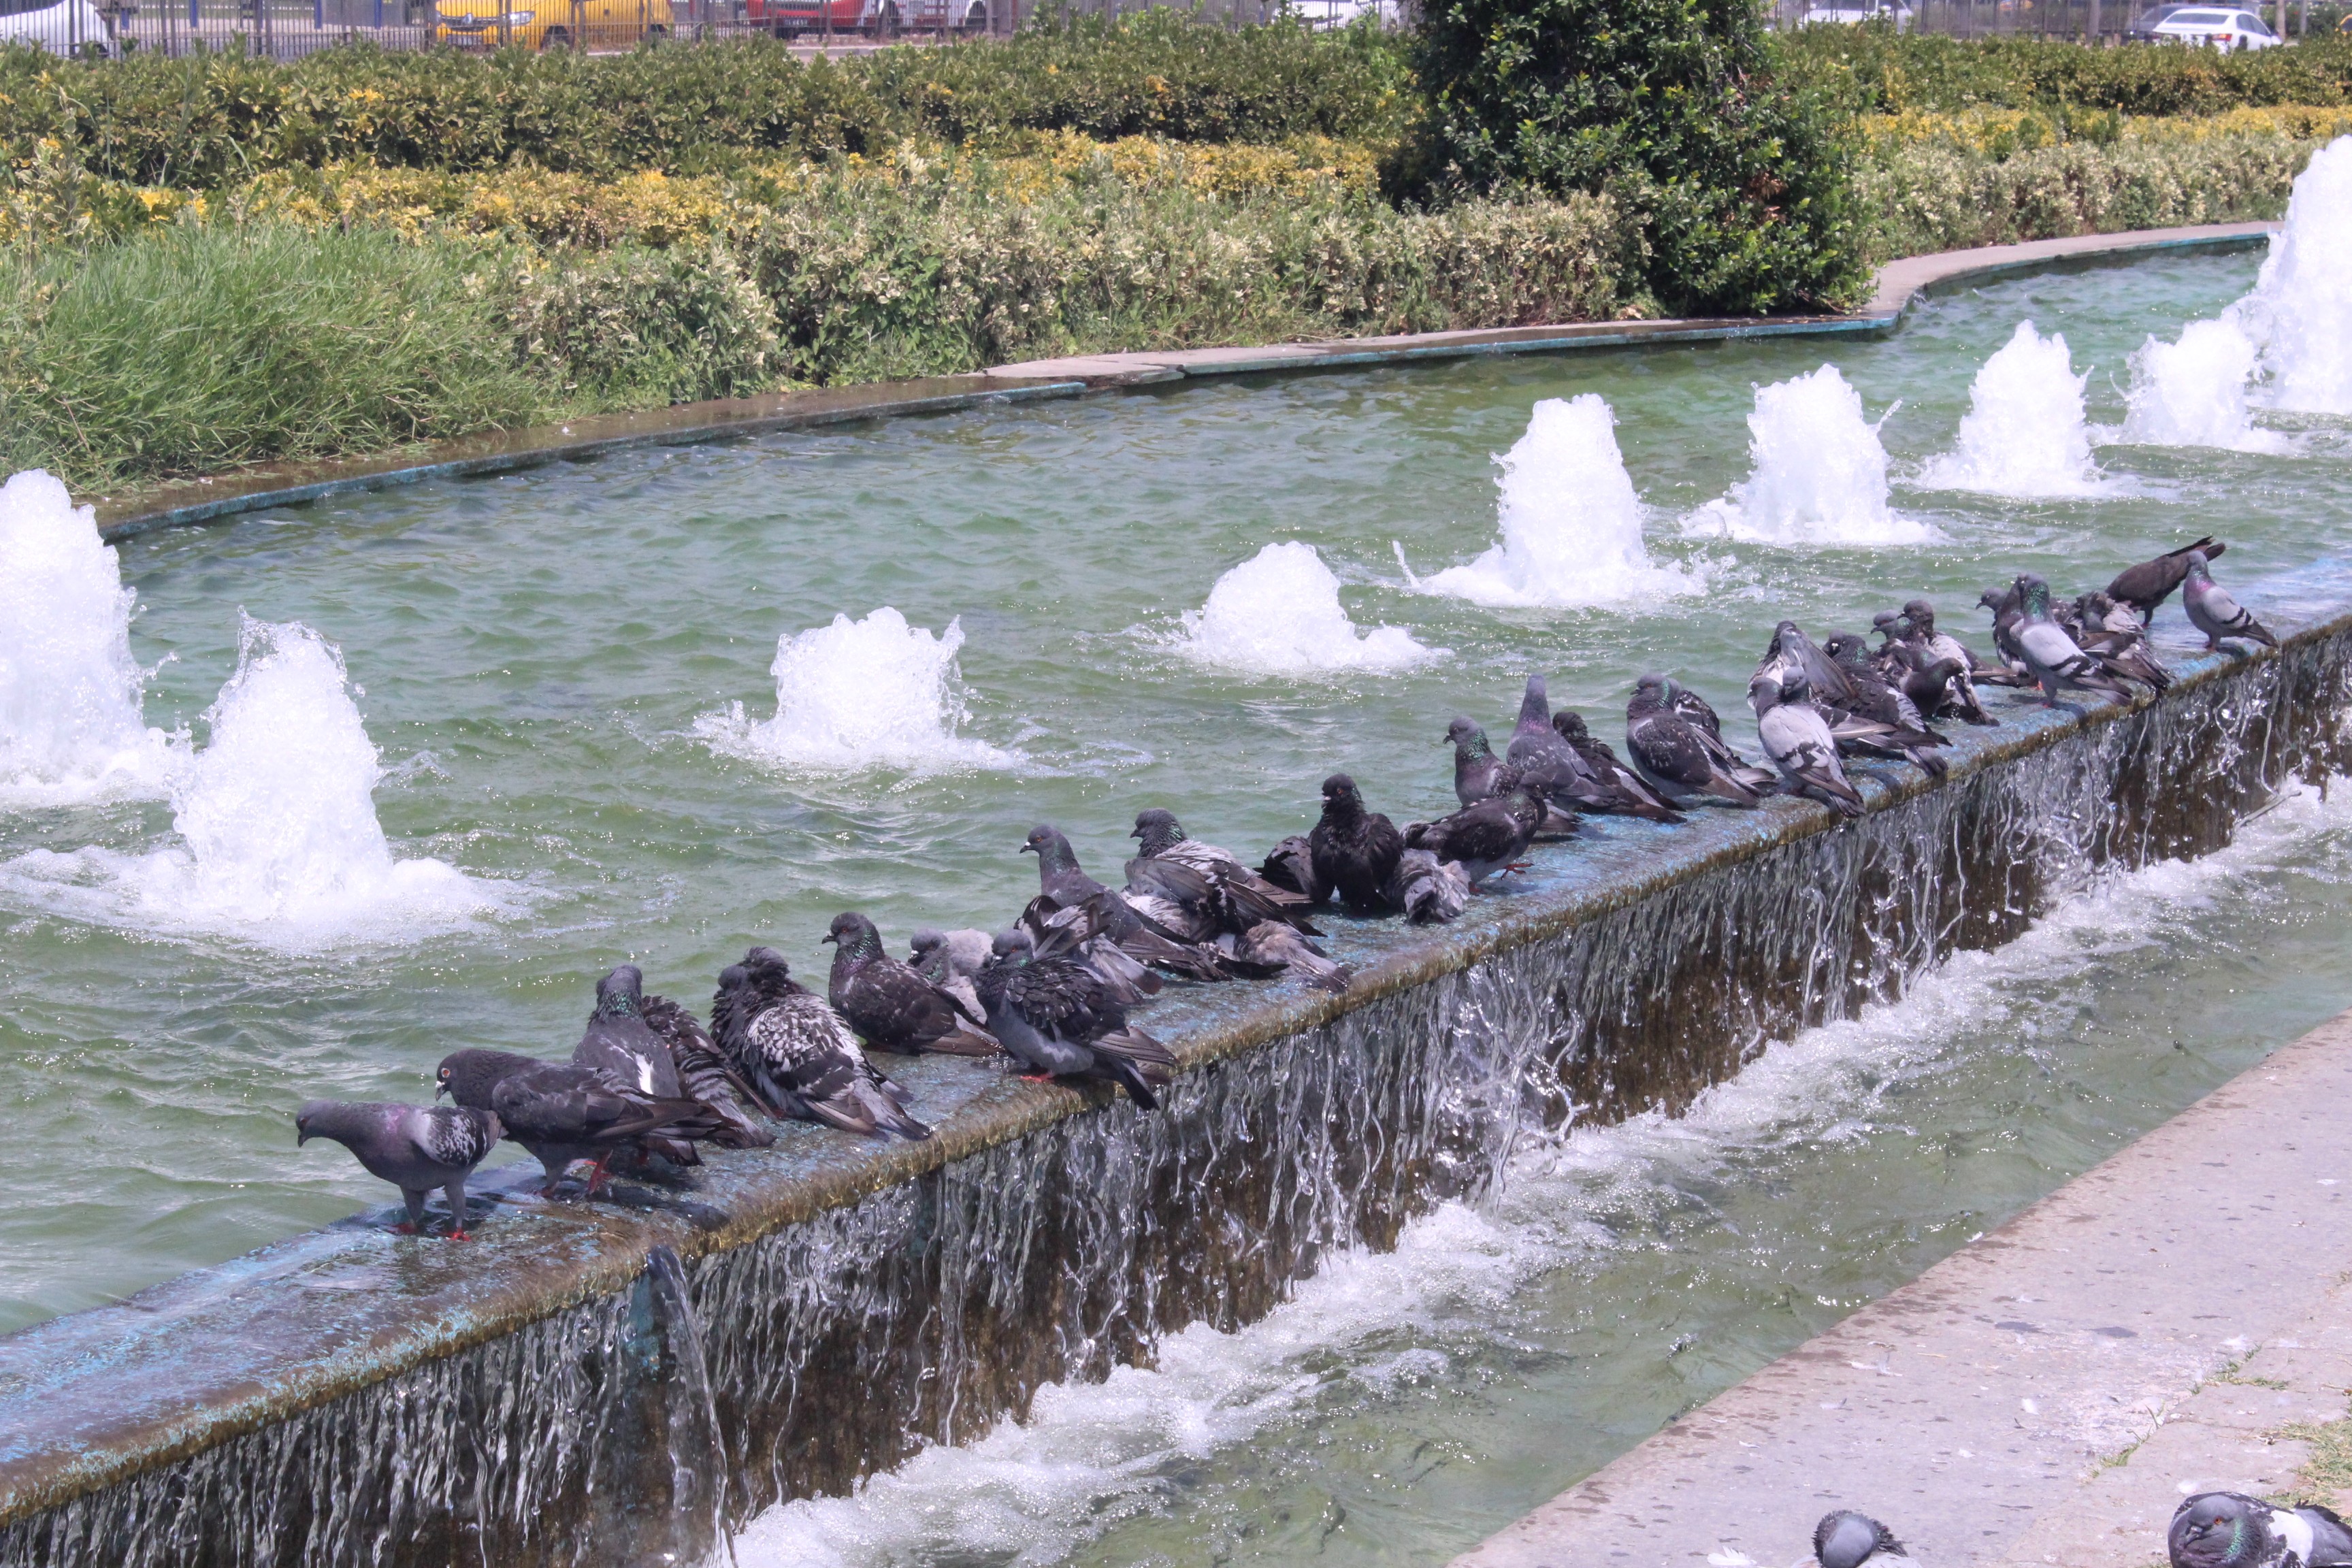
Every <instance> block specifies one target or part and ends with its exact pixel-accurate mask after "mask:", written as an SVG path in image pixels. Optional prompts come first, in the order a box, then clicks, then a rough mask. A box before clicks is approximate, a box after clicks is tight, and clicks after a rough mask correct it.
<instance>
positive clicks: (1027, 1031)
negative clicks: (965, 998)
mask: <svg viewBox="0 0 2352 1568" xmlns="http://www.w3.org/2000/svg"><path fill="white" fill-rule="evenodd" d="M995 949H996V951H995V955H994V956H993V957H992V958H991V959H990V960H989V963H988V967H987V968H985V969H983V970H982V971H981V972H980V999H981V1001H982V1004H983V1005H985V1006H986V1007H987V1009H988V1026H989V1029H990V1031H991V1032H992V1033H993V1034H994V1035H995V1036H996V1037H997V1038H998V1039H999V1040H1002V1041H1003V1043H1004V1048H1005V1051H1006V1052H1007V1053H1008V1054H1010V1055H1011V1056H1012V1057H1013V1058H1015V1059H1016V1060H1018V1061H1019V1062H1021V1063H1022V1065H1023V1066H1024V1067H1026V1068H1029V1069H1030V1071H1029V1072H1028V1073H1027V1074H1025V1075H1024V1076H1025V1077H1030V1078H1040V1079H1042V1078H1089V1079H1108V1080H1109V1081H1111V1082H1113V1083H1117V1084H1119V1085H1121V1086H1122V1087H1124V1088H1125V1089H1126V1090H1127V1093H1128V1098H1129V1099H1130V1100H1134V1101H1135V1103H1136V1105H1137V1106H1138V1107H1139V1109H1141V1110H1158V1109H1160V1100H1159V1097H1158V1096H1157V1095H1156V1094H1154V1093H1153V1092H1152V1091H1153V1088H1154V1086H1155V1085H1165V1084H1166V1083H1168V1082H1169V1080H1170V1079H1171V1078H1173V1077H1174V1075H1175V1066H1176V1058H1174V1057H1173V1056H1171V1055H1170V1054H1169V1050H1168V1047H1165V1046H1163V1045H1161V1044H1160V1042H1159V1041H1158V1040H1155V1039H1153V1038H1152V1037H1150V1035H1147V1034H1145V1033H1144V1032H1143V1031H1142V1030H1140V1029H1137V1028H1133V1027H1131V1026H1129V1024H1128V1021H1127V1013H1126V1010H1125V1009H1124V1008H1122V1007H1121V1006H1120V1005H1118V1003H1117V1002H1115V1001H1113V1000H1112V999H1111V998H1110V997H1109V996H1108V995H1107V994H1105V993H1104V990H1103V986H1102V982H1101V980H1100V979H1099V978H1098V977H1097V975H1096V974H1095V973H1094V971H1092V970H1091V969H1088V968H1087V966H1086V965H1085V964H1083V963H1076V962H1074V961H1073V960H1070V959H1067V958H1039V957H1037V956H1036V952H1035V949H1034V944H1033V942H1032V939H1031V937H1030V933H1029V932H1028V931H1024V930H1023V929H1022V928H1021V927H1019V926H1014V927H1012V928H1011V929H1009V930H1007V931H1001V932H999V933H998V935H997V937H996V942H995Z"/></svg>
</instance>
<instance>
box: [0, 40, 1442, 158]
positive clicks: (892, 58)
mask: <svg viewBox="0 0 2352 1568" xmlns="http://www.w3.org/2000/svg"><path fill="white" fill-rule="evenodd" d="M1408 85H1409V84H1408V79H1407V77H1406V75H1405V73H1404V69H1403V68H1402V65H1401V64H1400V63H1399V61H1398V60H1397V59H1396V58H1395V56H1394V46H1393V45H1392V44H1391V42H1389V41H1388V40H1386V39H1385V38H1384V37H1382V35H1381V34H1379V33H1378V32H1376V31H1373V30H1370V29H1348V30H1345V31H1342V32H1340V33H1338V34H1317V33H1313V32H1310V31H1308V30H1307V28H1306V27H1304V26H1298V25H1297V24H1293V23H1282V24H1277V25H1275V26H1264V27H1250V28H1244V29H1242V30H1241V31H1238V32H1227V31H1226V30H1225V29H1223V28H1222V27H1214V26H1198V25H1194V24H1192V23H1191V22H1190V21H1189V20H1188V19H1186V17H1185V16H1183V14H1182V13H1181V12H1175V11H1171V10H1167V9H1160V10H1156V11H1151V12H1146V13H1143V14H1140V15H1138V16H1131V17H1129V18H1127V19H1126V20H1124V21H1120V22H1117V23H1105V22H1103V21H1100V20H1079V21H1072V22H1069V23H1067V24H1066V25H1063V26H1036V27H1032V28H1030V29H1027V30H1025V31H1024V32H1023V33H1021V34H1020V35H1019V36H1018V37H1013V38H1012V39H1008V40H1003V41H991V42H973V43H966V44H951V45H948V46H945V47H939V48H919V49H918V48H904V49H888V50H883V51H880V52H877V53H876V54H872V55H865V56H855V57H851V58H848V59H845V60H842V61H838V62H827V61H824V60H822V59H820V60H816V61H813V62H810V63H808V64H803V63H801V62H800V61H798V60H797V59H795V58H793V55H792V54H791V53H790V52H789V51H788V50H787V49H786V48H784V47H783V46H782V45H781V44H777V43H775V42H772V41H771V40H768V39H764V38H750V39H744V40H741V41H740V42H731V43H719V44H708V45H699V46H695V47H651V48H644V49H639V50H637V51H635V52H634V53H630V54H625V55H616V56H593V55H575V54H569V53H562V52H559V53H553V54H547V55H533V54H530V53H527V52H524V51H521V50H509V51H508V52H506V53H504V54H501V55H498V56H495V57H491V58H481V57H478V56H469V55H463V54H459V53H457V52H455V51H451V50H432V51H427V52H423V53H387V52H383V51H379V50H375V49H373V48H370V47H364V46H361V47H350V48H338V49H331V50H328V51H325V52H323V53H320V54H316V55H311V56H308V57H306V58H301V59H299V60H295V61H292V62H289V63H285V64H280V63H278V62H275V61H271V60H266V59H256V58H245V57H243V56H241V55H236V54H205V55H194V56H190V57H188V58H183V59H166V58H160V57H152V56H149V57H141V56H136V55H134V56H132V57H131V58H127V59H122V60H98V61H71V62H67V61H59V60H57V59H54V58H50V57H48V56H47V55H46V54H43V53H42V52H41V51H39V50H38V49H35V48H29V47H21V46H20V47H15V48H12V49H9V50H7V51H5V52H0V151H5V155H6V156H7V157H8V158H9V160H10V161H11V162H13V163H25V162H26V161H28V160H29V159H31V158H32V156H33V155H34V152H35V150H36V148H37V146H38V144H39V143H40V142H42V141H43V140H44V139H48V140H53V141H56V142H59V143H61V144H62V145H63V146H64V147H65V148H67V149H68V150H70V151H73V152H75V153H79V156H80V158H81V160H82V161H83V162H84V163H86V164H87V165H88V166H89V169H90V170H91V171H92V172H93V173H96V174H100V175H103V176H105V177H107V178H110V179H116V180H124V181H129V182H131V183H133V184H152V185H183V186H195V187H211V186H216V185H220V184H226V183H229V182H231V181H234V180H239V179H244V178H247V177H249V176H250V175H252V174H257V173H259V172H261V171H264V170H268V169H276V168H289V167H301V166H312V167H316V166H319V165H321V164H325V163H337V162H370V163H381V164H385V165H389V166H394V167H412V168H428V169H483V168H493V167H497V166H499V165H501V164H505V163H510V162H514V161H523V162H528V163H536V164H539V165H541V166H542V167H545V168H550V169H561V170H568V171H573V172H578V173H583V174H617V173H623V172H626V171H630V170H635V169H646V168H659V169H664V170H667V171H670V172H673V173H678V172H684V173H695V172H699V171H704V170H708V169H712V168H720V167H725V166H728V165H730V163H733V162H735V161H736V160H737V159H739V158H740V157H742V156H743V155H745V154H753V155H758V154H772V153H779V152H784V153H809V154H823V153H857V152H866V151H870V150H873V149H876V148H878V147H881V146H883V145H886V144H887V143H889V142H894V141H896V140H898V139H899V138H902V137H909V136H928V137H940V138H945V139H947V140H950V141H958V142H961V141H968V140H972V139H976V138H983V137H986V136H988V135H992V134H997V133H1002V132H1013V131H1019V130H1024V129H1043V130H1051V129H1059V128H1068V129H1073V130H1076V131H1080V132H1085V133H1087V134H1088V135H1094V136H1106V137H1108V136H1120V135H1129V134H1138V133H1151V134H1157V135H1161V136H1167V137H1171V138H1175V139H1179V140H1192V141H1256V142H1276V141H1280V140H1283V139H1284V138H1286V137H1290V136H1296V135H1327V136H1337V137H1345V138H1349V139H1355V140H1372V141H1381V140H1392V139H1394V137H1395V136H1396V135H1397V134H1398V133H1399V132H1400V130H1401V127H1402V124H1403V123H1404V121H1405V117H1406V115H1407V112H1408V109H1409V102H1408Z"/></svg>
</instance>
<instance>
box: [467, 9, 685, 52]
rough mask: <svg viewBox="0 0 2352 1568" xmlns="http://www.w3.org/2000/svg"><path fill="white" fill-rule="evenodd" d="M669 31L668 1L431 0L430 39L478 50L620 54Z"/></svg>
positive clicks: (671, 24)
mask: <svg viewBox="0 0 2352 1568" xmlns="http://www.w3.org/2000/svg"><path fill="white" fill-rule="evenodd" d="M501 13H503V15H501ZM501 23H503V24H504V25H503V26H501V25H500V24H501ZM673 25H674V24H673V20H672V18H671V16H670V0H435V26H434V28H433V39H434V42H436V43H441V44H455V45H457V47H460V48H478V49H495V48H500V47H505V46H507V45H509V44H520V46H522V47H524V48H527V49H625V48H631V47H635V45H637V44H640V43H644V42H646V41H647V40H649V39H656V38H666V37H669V35H670V29H671V27H672V26H673Z"/></svg>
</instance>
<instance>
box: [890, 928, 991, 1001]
mask: <svg viewBox="0 0 2352 1568" xmlns="http://www.w3.org/2000/svg"><path fill="white" fill-rule="evenodd" d="M989 941H990V938H989V934H988V933H987V932H986V931H979V930H976V929H973V928H971V927H966V928H965V929H963V930H961V931H940V930H938V929H937V928H935V927H932V926H924V927H923V928H921V929H920V930H919V931H916V932H915V933H914V934H913V935H912V936H910V937H908V939H907V945H908V948H910V949H911V950H912V951H911V952H909V953H908V958H907V963H908V965H910V966H911V967H912V968H913V969H914V971H915V973H918V974H919V975H921V976H922V977H923V978H924V979H926V980H928V981H929V982H930V983H931V984H934V985H936V986H938V987H939V988H940V990H942V991H944V992H946V993H947V994H949V995H950V996H952V997H954V998H955V999H956V1001H957V1002H958V1003H959V1004H961V1006H962V1007H963V1010H964V1013H965V1015H966V1016H970V1017H974V1018H977V1017H979V1016H981V1007H980V993H979V992H977V991H975V990H973V989H972V984H971V983H972V979H973V977H974V976H975V975H977V974H979V973H980V966H981V965H982V964H983V963H987V962H988V954H989Z"/></svg>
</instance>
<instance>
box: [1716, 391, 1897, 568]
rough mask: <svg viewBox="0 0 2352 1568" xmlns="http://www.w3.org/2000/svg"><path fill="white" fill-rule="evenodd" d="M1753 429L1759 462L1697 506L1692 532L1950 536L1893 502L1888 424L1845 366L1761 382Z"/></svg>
mask: <svg viewBox="0 0 2352 1568" xmlns="http://www.w3.org/2000/svg"><path fill="white" fill-rule="evenodd" d="M1886 412H1887V414H1892V413H1894V412H1895V410H1894V408H1891V407H1890V408H1889V409H1888V410H1887V411H1886ZM1879 418H1880V421H1881V423H1884V422H1885V415H1881V416H1879ZM1748 435H1749V437H1750V440H1749V443H1748V454H1749V456H1750V458H1752V459H1753V462H1754V467H1753V468H1752V469H1751V470H1750V471H1749V473H1748V478H1747V479H1745V480H1743V481H1741V482H1740V483H1738V484H1736V485H1734V486H1732V487H1731V492H1730V493H1729V494H1728V495H1726V496H1722V497H1720V498H1718V499H1717V500H1712V501H1709V502H1708V503H1707V504H1706V506H1703V507H1701V508H1700V509H1699V510H1697V511H1696V512H1694V513H1692V514H1691V516H1690V517H1689V518H1688V519H1687V520H1686V521H1685V524H1684V526H1685V531H1688V532H1691V533H1696V534H1714V535H1719V536H1721V537H1724V538H1727V539H1745V540H1752V541H1754V542H1758V543H1761V544H1780V545H1795V546H1816V545H1888V544H1926V543H1930V542H1934V541H1935V540H1937V538H1939V537H1940V536H1939V535H1938V534H1937V532H1936V531H1935V530H1934V529H1932V528H1930V527H1928V526H1927V524H1926V523H1924V522H1921V521H1917V520H1916V519H1914V518H1907V517H1904V516H1902V515H1901V514H1899V513H1897V512H1896V511H1895V510H1894V509H1893V508H1892V507H1891V506H1889V505H1888V504H1887V484H1886V448H1885V447H1882V446H1880V445H1879V442H1878V426H1877V425H1874V424H1872V423H1871V422H1870V421H1869V420H1867V419H1865V418H1864V417H1863V413H1862V395H1861V394H1860V393H1858V392H1856V391H1855V390H1854V389H1853V387H1852V386H1850V385H1848V384H1846V379H1845V377H1844V376H1843V375H1841V374H1838V370H1837V367H1836V366H1835V365H1829V364H1825V365H1823V366H1822V367H1821V369H1819V370H1817V371H1814V372H1813V373H1812V374H1810V375H1800V376H1795V377H1792V378H1791V379H1790V380H1788V381H1779V382H1774V383H1773V384H1771V385H1769V386H1759V387H1758V388H1757V389H1756V408H1755V412H1753V413H1751V414H1749V415H1748Z"/></svg>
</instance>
